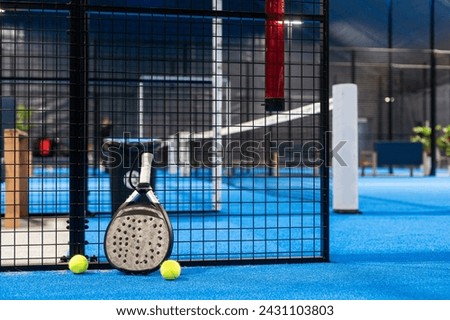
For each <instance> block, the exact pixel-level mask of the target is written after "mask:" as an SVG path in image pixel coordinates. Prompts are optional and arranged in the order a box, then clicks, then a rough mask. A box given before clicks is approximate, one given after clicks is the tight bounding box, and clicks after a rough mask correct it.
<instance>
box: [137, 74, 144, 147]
mask: <svg viewBox="0 0 450 320" xmlns="http://www.w3.org/2000/svg"><path fill="white" fill-rule="evenodd" d="M138 91H139V96H138V100H139V110H138V128H139V132H138V134H139V138H143V137H144V82H142V81H141V82H139V89H138Z"/></svg>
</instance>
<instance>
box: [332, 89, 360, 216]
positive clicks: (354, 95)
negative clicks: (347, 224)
mask: <svg viewBox="0 0 450 320" xmlns="http://www.w3.org/2000/svg"><path fill="white" fill-rule="evenodd" d="M332 123H333V170H332V172H333V210H334V211H335V212H342V213H359V194H358V89H357V86H356V85H355V84H350V83H348V84H338V85H334V86H333V121H332Z"/></svg>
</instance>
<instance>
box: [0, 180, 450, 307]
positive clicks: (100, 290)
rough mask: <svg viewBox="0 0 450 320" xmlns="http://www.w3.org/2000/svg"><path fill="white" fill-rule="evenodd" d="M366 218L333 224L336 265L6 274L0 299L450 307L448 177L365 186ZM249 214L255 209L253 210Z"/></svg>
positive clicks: (336, 219) (342, 218)
mask: <svg viewBox="0 0 450 320" xmlns="http://www.w3.org/2000/svg"><path fill="white" fill-rule="evenodd" d="M359 187H360V210H361V212H362V214H337V213H331V216H330V223H331V226H330V237H331V238H330V250H331V261H330V262H329V263H306V264H275V265H245V266H207V267H206V266H205V267H184V268H183V270H182V275H181V277H180V278H179V279H177V280H175V281H165V280H163V279H162V277H161V276H160V275H159V273H158V272H155V273H152V274H150V275H145V276H132V275H125V274H122V273H121V272H119V271H116V270H88V271H87V272H86V273H84V274H81V275H74V274H72V273H71V272H70V271H38V272H3V273H0V288H1V290H0V299H33V300H36V299H69V300H71V299H100V300H109V299H132V300H134V299H137V300H140V299H149V300H158V299H163V300H169V299H195V300H204V299H220V300H228V299H251V300H262V299H275V300H284V299H290V300H303V299H314V300H316V299H317V300H322V299H325V300H329V299H351V300H358V299H361V300H362V299H364V300H366V299H367V300H370V299H387V300H404V299H413V300H419V299H420V300H448V299H450V196H449V195H450V177H449V176H448V174H447V172H446V171H441V172H439V175H438V176H437V177H422V176H416V177H412V178H410V177H408V174H407V172H405V174H404V175H402V174H397V175H396V176H388V175H383V174H381V175H379V176H377V177H372V176H366V177H361V179H360V181H359ZM249 205H251V204H249Z"/></svg>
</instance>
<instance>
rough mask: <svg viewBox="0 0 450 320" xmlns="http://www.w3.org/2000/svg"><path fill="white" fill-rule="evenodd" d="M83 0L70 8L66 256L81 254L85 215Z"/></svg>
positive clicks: (85, 103) (84, 40) (84, 47)
mask: <svg viewBox="0 0 450 320" xmlns="http://www.w3.org/2000/svg"><path fill="white" fill-rule="evenodd" d="M85 1H86V0H73V1H72V2H71V3H70V4H69V6H70V30H69V36H70V88H69V91H70V100H69V114H70V118H69V119H70V125H69V136H70V140H69V145H70V150H69V162H70V182H69V186H70V191H69V193H70V212H69V230H70V234H69V250H70V256H71V257H72V256H73V255H75V254H83V255H84V254H85V252H84V251H85V217H86V211H87V81H86V79H87V78H86V77H87V57H86V55H87V54H86V53H87V50H86V47H87V30H86V28H87V27H86V26H87V24H86V14H85Z"/></svg>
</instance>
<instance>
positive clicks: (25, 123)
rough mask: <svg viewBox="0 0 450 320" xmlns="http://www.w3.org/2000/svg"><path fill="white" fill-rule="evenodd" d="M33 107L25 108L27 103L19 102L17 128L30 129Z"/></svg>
mask: <svg viewBox="0 0 450 320" xmlns="http://www.w3.org/2000/svg"><path fill="white" fill-rule="evenodd" d="M31 112H32V111H31V109H27V108H25V105H23V104H19V105H18V106H17V113H16V128H17V129H19V130H23V131H28V129H30V119H31Z"/></svg>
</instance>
